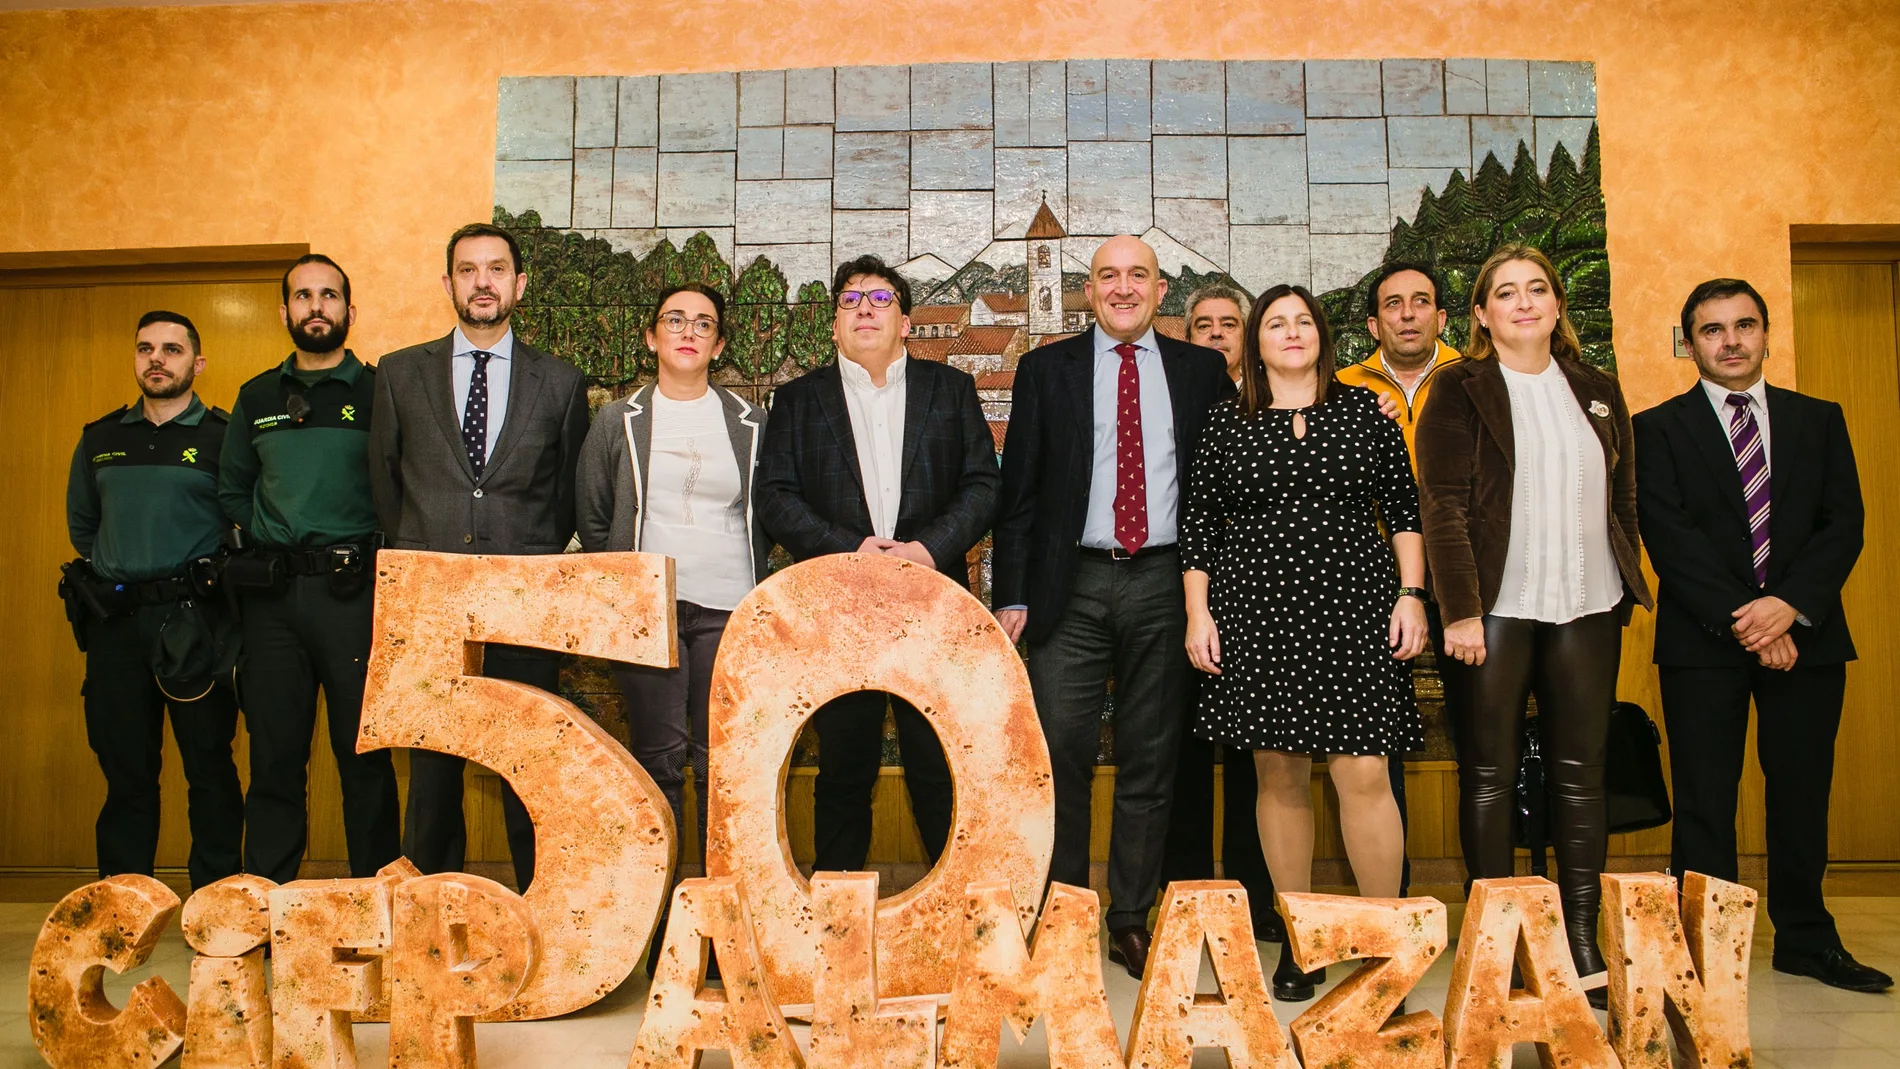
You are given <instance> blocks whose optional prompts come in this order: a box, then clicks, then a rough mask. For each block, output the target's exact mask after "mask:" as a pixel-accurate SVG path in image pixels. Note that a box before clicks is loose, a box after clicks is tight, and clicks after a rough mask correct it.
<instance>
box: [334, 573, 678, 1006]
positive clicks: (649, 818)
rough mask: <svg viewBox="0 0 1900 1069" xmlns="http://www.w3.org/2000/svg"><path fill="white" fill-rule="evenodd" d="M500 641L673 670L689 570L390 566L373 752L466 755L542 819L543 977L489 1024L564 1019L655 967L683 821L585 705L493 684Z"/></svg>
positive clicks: (373, 672)
mask: <svg viewBox="0 0 1900 1069" xmlns="http://www.w3.org/2000/svg"><path fill="white" fill-rule="evenodd" d="M488 642H500V643H506V644H509V645H515V646H534V647H538V648H541V649H547V650H558V651H560V652H563V653H576V654H582V655H585V656H589V657H605V658H608V659H611V660H616V661H627V662H631V663H633V664H644V665H654V666H658V667H664V668H670V667H673V666H674V665H676V664H677V663H678V662H677V660H676V647H675V617H674V608H673V561H672V560H671V559H670V558H667V557H660V556H655V555H652V554H646V553H590V554H587V555H586V556H584V557H569V556H565V555H558V556H533V557H485V556H467V555H461V554H439V553H417V552H406V551H402V550H387V549H386V550H383V551H382V552H381V553H380V554H379V555H378V556H377V559H376V627H375V645H374V646H373V647H372V648H371V650H370V669H369V685H368V687H367V689H366V690H365V692H364V695H363V721H362V729H361V731H360V732H359V734H358V735H357V743H356V748H357V749H358V750H359V751H362V750H375V749H381V748H383V747H388V746H408V747H419V748H422V749H430V750H440V751H442V752H444V753H453V754H459V755H461V756H463V757H466V758H469V759H470V760H473V761H478V762H480V763H481V764H484V765H486V766H488V767H489V768H492V769H494V770H495V771H496V772H498V773H500V774H501V775H502V777H503V778H505V779H506V780H507V781H508V783H509V785H510V786H512V787H513V788H514V789H515V793H516V794H518V795H520V796H521V801H522V804H523V805H525V806H527V809H528V815H529V816H531V817H533V818H534V834H535V873H534V885H533V886H532V887H531V888H530V889H529V891H528V894H527V902H528V905H529V907H530V908H532V909H533V911H534V918H535V923H536V925H537V926H538V927H539V928H540V931H541V949H542V957H541V964H540V967H539V968H538V969H536V970H535V973H534V976H533V978H532V979H530V980H529V982H528V985H527V987H526V988H524V989H523V990H522V992H521V995H520V997H518V998H516V999H515V1001H513V1002H511V1003H509V1004H508V1005H507V1006H505V1007H503V1008H502V1009H500V1010H498V1011H496V1012H495V1013H494V1014H492V1015H491V1016H490V1018H489V1019H495V1020H516V1021H520V1020H534V1019H537V1018H543V1017H555V1016H558V1015H560V1014H563V1013H569V1012H571V1011H573V1010H578V1009H580V1008H581V1007H583V1006H587V1005H589V1004H591V1003H593V1002H595V1001H597V1000H598V999H600V998H601V997H602V996H604V995H606V994H607V993H608V992H609V991H612V990H613V989H614V988H615V987H617V986H618V985H619V984H620V982H621V981H622V980H624V979H626V977H627V974H628V973H630V972H632V971H633V966H634V965H635V963H637V962H638V961H639V960H640V954H641V952H642V951H644V950H645V949H646V945H647V940H648V938H649V937H650V936H651V935H652V933H653V926H654V924H655V923H656V922H657V920H658V918H659V912H660V905H661V903H662V901H663V900H664V898H665V895H666V889H667V885H668V882H669V880H668V878H669V876H670V875H671V871H672V867H673V858H674V850H675V847H674V842H675V836H674V830H673V814H672V811H671V810H670V809H668V808H667V804H666V799H665V798H664V797H663V796H662V795H661V794H660V790H659V788H658V787H656V786H654V784H653V780H652V778H651V777H649V776H648V775H647V774H646V772H645V770H643V769H642V768H641V767H640V766H639V764H638V763H637V762H635V761H634V759H633V757H632V756H631V755H629V754H628V753H627V751H626V750H625V749H624V748H623V747H622V746H621V745H620V744H619V743H618V742H615V741H614V739H613V737H612V736H610V735H608V734H607V733H606V732H605V731H603V730H601V728H600V726H599V725H597V724H595V723H594V721H593V720H592V719H591V718H589V717H588V716H587V715H586V714H584V713H582V712H581V711H580V710H579V709H577V708H575V706H574V704H573V703H572V702H568V701H565V700H563V699H562V698H560V697H558V696H556V695H553V694H549V693H547V692H546V691H543V690H540V689H538V688H535V687H530V686H526V685H524V684H521V683H511V682H507V681H505V680H499V679H484V678H482V677H481V674H480V673H481V663H482V644H483V643H488Z"/></svg>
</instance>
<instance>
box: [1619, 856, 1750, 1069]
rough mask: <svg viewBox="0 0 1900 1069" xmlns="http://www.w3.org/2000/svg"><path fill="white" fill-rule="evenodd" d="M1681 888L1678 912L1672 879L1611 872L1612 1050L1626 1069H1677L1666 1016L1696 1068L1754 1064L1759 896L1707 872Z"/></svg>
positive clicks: (1687, 878)
mask: <svg viewBox="0 0 1900 1069" xmlns="http://www.w3.org/2000/svg"><path fill="white" fill-rule="evenodd" d="M1683 885H1684V890H1685V892H1686V893H1685V894H1684V896H1683V899H1684V900H1683V903H1682V910H1681V914H1680V915H1679V914H1678V913H1677V904H1676V881H1675V879H1674V878H1673V877H1670V876H1665V875H1663V874H1661V873H1654V872H1651V873H1643V874H1641V875H1634V874H1627V873H1613V872H1606V873H1604V874H1603V937H1604V956H1605V957H1607V958H1608V959H1609V963H1610V1046H1611V1047H1612V1048H1614V1049H1615V1051H1616V1056H1617V1058H1619V1059H1620V1060H1621V1061H1622V1063H1623V1069H1670V1066H1671V1064H1672V1063H1671V1061H1670V1056H1669V1038H1668V1036H1667V1035H1665V1034H1664V1030H1663V1022H1664V1020H1665V1019H1667V1021H1668V1024H1669V1027H1670V1028H1671V1029H1673V1030H1674V1031H1675V1034H1676V1045H1677V1046H1678V1047H1680V1048H1681V1049H1682V1051H1683V1052H1684V1053H1685V1054H1686V1055H1687V1056H1688V1057H1689V1059H1690V1064H1692V1065H1701V1066H1710V1067H1714V1066H1721V1067H1724V1069H1727V1067H1731V1066H1747V1065H1753V1064H1754V1054H1753V1052H1752V1051H1751V1050H1750V1049H1749V1043H1748V955H1749V950H1750V948H1751V946H1752V944H1753V943H1754V939H1755V892H1754V891H1752V890H1749V889H1748V888H1746V887H1743V886H1740V885H1739V884H1733V883H1728V882H1726V881H1724V880H1717V879H1713V878H1710V877H1708V876H1704V875H1702V874H1701V873H1699V872H1691V873H1689V874H1688V875H1687V876H1685V877H1684V878H1683ZM1685 925H1686V927H1687V928H1688V932H1687V933H1686V934H1687V938H1686V939H1685V938H1684V935H1685V933H1684V931H1683V929H1684V927H1685Z"/></svg>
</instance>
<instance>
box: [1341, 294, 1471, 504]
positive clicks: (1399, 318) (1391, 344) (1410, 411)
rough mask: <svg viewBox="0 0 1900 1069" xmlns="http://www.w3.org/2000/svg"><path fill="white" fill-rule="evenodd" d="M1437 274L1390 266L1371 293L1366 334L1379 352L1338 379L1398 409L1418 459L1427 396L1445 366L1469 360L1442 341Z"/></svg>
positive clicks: (1409, 448) (1442, 315)
mask: <svg viewBox="0 0 1900 1069" xmlns="http://www.w3.org/2000/svg"><path fill="white" fill-rule="evenodd" d="M1438 290H1439V287H1438V276H1437V275H1435V274H1433V273H1432V270H1431V268H1429V267H1424V266H1422V265H1419V264H1408V263H1391V264H1387V265H1386V266H1385V268H1384V269H1382V270H1381V271H1380V272H1379V273H1378V274H1377V275H1376V276H1374V277H1373V279H1372V285H1371V286H1370V287H1368V289H1367V292H1366V330H1367V331H1368V332H1369V333H1371V335H1372V336H1373V337H1374V338H1376V339H1378V341H1379V348H1378V350H1377V351H1375V352H1374V353H1373V354H1372V355H1371V356H1369V357H1367V358H1366V359H1364V360H1361V361H1360V362H1359V363H1357V364H1354V365H1352V366H1351V367H1346V368H1341V369H1340V371H1339V381H1340V382H1343V383H1346V384H1348V385H1352V386H1364V387H1366V388H1367V389H1369V390H1372V391H1373V392H1374V393H1377V394H1379V395H1380V396H1381V397H1390V398H1392V399H1393V401H1395V402H1396V403H1397V404H1398V406H1399V412H1398V415H1397V416H1396V417H1394V418H1396V419H1397V420H1398V421H1399V426H1400V427H1401V428H1403V429H1404V431H1405V447H1406V449H1407V451H1410V452H1412V453H1413V456H1412V470H1413V471H1414V472H1416V471H1418V456H1417V454H1416V451H1415V450H1416V447H1415V446H1414V444H1413V438H1412V433H1413V430H1414V428H1416V427H1417V425H1418V414H1419V411H1420V410H1421V409H1423V408H1424V407H1425V396H1426V394H1427V393H1428V392H1430V390H1431V385H1432V379H1434V378H1436V377H1437V375H1438V372H1439V370H1440V369H1441V368H1446V367H1449V366H1451V365H1452V364H1456V363H1458V362H1459V361H1461V360H1463V359H1464V356H1463V355H1462V354H1460V353H1459V352H1458V350H1456V349H1454V348H1452V347H1451V346H1449V345H1446V344H1445V343H1444V342H1442V341H1439V340H1438V336H1439V335H1440V334H1442V333H1444V330H1445V310H1444V309H1443V308H1441V307H1439V303H1438Z"/></svg>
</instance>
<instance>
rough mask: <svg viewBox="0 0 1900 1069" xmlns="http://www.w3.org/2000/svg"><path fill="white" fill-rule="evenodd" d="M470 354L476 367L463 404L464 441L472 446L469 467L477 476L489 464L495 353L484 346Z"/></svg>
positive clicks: (469, 380)
mask: <svg viewBox="0 0 1900 1069" xmlns="http://www.w3.org/2000/svg"><path fill="white" fill-rule="evenodd" d="M468 355H470V356H472V357H474V358H475V370H474V371H472V372H470V373H469V376H468V403H466V404H464V405H463V406H462V442H463V444H465V445H467V446H468V466H469V467H470V468H472V469H474V472H475V477H476V478H477V479H479V478H481V477H482V468H483V467H485V466H486V465H487V464H488V359H489V357H492V356H494V355H495V354H494V353H485V352H482V351H481V350H480V349H477V350H475V351H474V352H472V353H469V354H468Z"/></svg>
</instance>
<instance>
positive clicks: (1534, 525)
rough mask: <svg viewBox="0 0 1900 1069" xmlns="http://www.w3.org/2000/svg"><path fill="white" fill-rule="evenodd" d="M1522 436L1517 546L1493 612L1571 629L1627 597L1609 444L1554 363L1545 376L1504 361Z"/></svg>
mask: <svg viewBox="0 0 1900 1069" xmlns="http://www.w3.org/2000/svg"><path fill="white" fill-rule="evenodd" d="M1498 368H1499V370H1500V371H1503V372H1504V384H1505V386H1506V388H1507V389H1508V390H1509V391H1510V395H1511V435H1512V437H1513V438H1514V439H1515V440H1516V464H1515V468H1516V471H1515V472H1514V474H1515V484H1514V485H1513V487H1512V489H1511V541H1510V545H1509V547H1508V548H1507V549H1506V550H1505V554H1504V574H1503V577H1502V579H1503V582H1502V583H1501V584H1500V587H1499V590H1498V600H1497V603H1496V604H1495V605H1494V606H1493V607H1492V609H1491V612H1492V614H1493V615H1495V616H1508V617H1512V618H1515V619H1519V620H1538V621H1542V622H1544V623H1551V624H1564V623H1569V622H1570V621H1572V620H1575V619H1578V618H1579V617H1583V616H1589V615H1591V614H1593V613H1599V612H1608V611H1609V610H1611V609H1613V608H1615V607H1616V605H1617V603H1618V602H1620V601H1622V600H1623V580H1622V573H1620V572H1619V571H1618V570H1617V567H1616V553H1615V551H1614V550H1612V549H1611V548H1610V508H1609V501H1610V492H1609V472H1608V470H1607V465H1605V463H1604V459H1603V443H1602V441H1601V440H1600V439H1598V438H1597V434H1596V431H1594V430H1592V429H1591V426H1590V417H1589V416H1587V415H1585V414H1584V411H1583V406H1582V405H1580V404H1578V403H1577V395H1576V394H1575V393H1573V392H1571V389H1570V380H1568V379H1566V378H1564V373H1563V369H1562V368H1560V367H1558V366H1557V362H1556V361H1555V360H1553V361H1551V362H1550V364H1549V365H1548V366H1546V367H1545V368H1544V370H1543V371H1541V372H1539V373H1538V374H1535V375H1526V374H1524V373H1523V372H1519V371H1512V370H1511V369H1510V368H1508V367H1504V366H1503V365H1502V364H1500V365H1499V366H1498Z"/></svg>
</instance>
